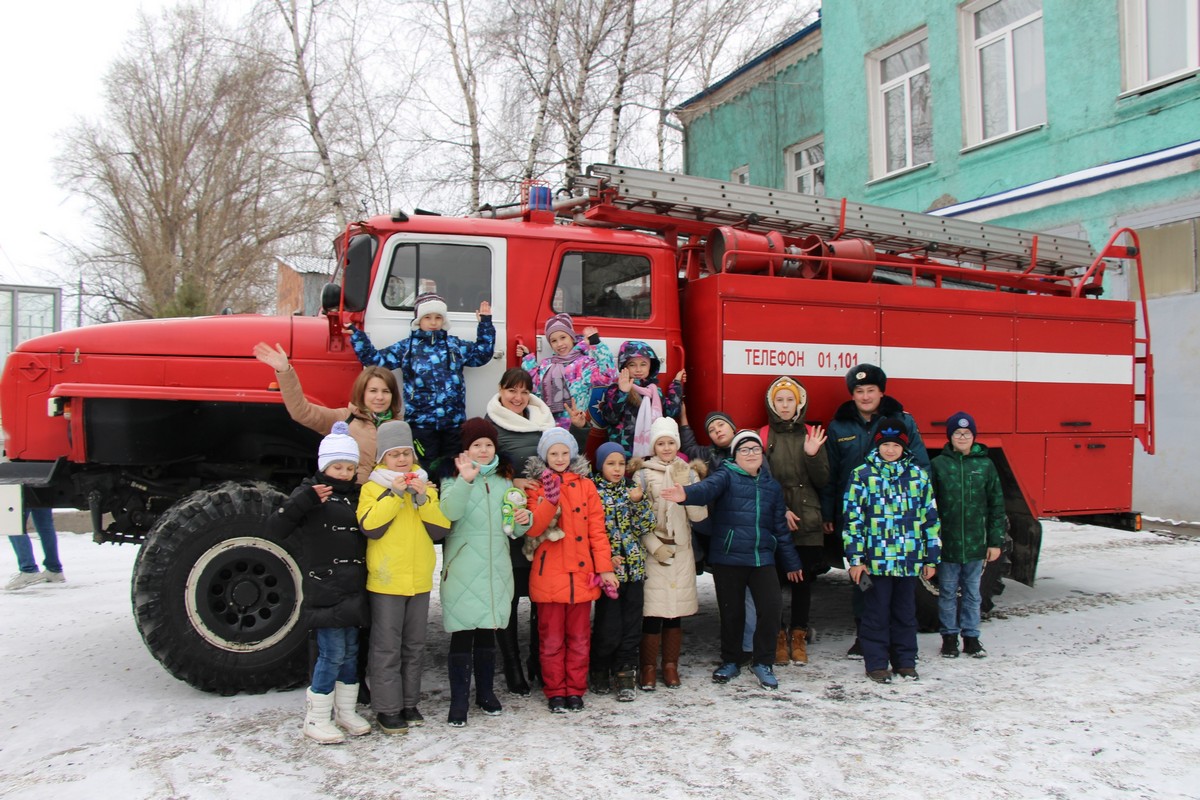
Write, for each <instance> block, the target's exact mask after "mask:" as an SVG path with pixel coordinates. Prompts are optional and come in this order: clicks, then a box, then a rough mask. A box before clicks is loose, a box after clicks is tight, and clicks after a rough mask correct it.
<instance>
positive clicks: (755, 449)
mask: <svg viewBox="0 0 1200 800" xmlns="http://www.w3.org/2000/svg"><path fill="white" fill-rule="evenodd" d="M737 451H738V455H743V456H757V455H761V454H762V448H761V447H759V446H758V445H756V444H752V445H750V446H749V447H739V448H738V449H737Z"/></svg>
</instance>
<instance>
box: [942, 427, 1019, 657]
mask: <svg viewBox="0 0 1200 800" xmlns="http://www.w3.org/2000/svg"><path fill="white" fill-rule="evenodd" d="M975 433H976V429H975V418H974V417H972V416H971V415H970V414H968V413H967V412H965V411H959V412H957V413H954V414H951V415H950V418H949V419H947V420H946V438H948V439H949V440H950V441H948V442H947V443H946V446H945V447H944V448H943V449H942V452H941V453H939V454H938V455H937V456H936V457H935V458H934V459H933V493H934V496H935V497H936V498H937V504H938V516H939V518H940V519H941V521H942V533H941V536H942V563H941V566H940V567H939V568H938V621H939V622H940V623H941V629H942V657H943V658H958V635H959V633H960V632H961V633H962V641H963V648H962V652H963V655H968V656H973V657H974V658H983V657H985V656H986V655H987V651H986V650H984V649H983V645H982V644H980V643H979V606H980V602H981V598H980V596H979V580H980V578H981V577H982V576H983V568H984V562H985V561H988V562H991V561H995V560H996V559H998V558H1000V548H1001V546H1002V545H1003V544H1004V528H1005V513H1004V489H1003V488H1002V487H1001V486H1000V473H999V472H997V471H996V465H995V464H993V463H992V460H991V459H990V458H988V449H987V447H986V446H985V445H982V444H979V443H978V442H976V441H975ZM960 589H961V590H962V597H961V598H960V597H959V594H958V593H959V590H960Z"/></svg>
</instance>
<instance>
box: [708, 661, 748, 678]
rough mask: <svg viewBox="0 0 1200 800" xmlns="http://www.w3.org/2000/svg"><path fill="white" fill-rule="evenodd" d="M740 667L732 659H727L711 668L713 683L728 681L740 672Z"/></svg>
mask: <svg viewBox="0 0 1200 800" xmlns="http://www.w3.org/2000/svg"><path fill="white" fill-rule="evenodd" d="M741 671H742V670H741V667H739V666H738V665H737V664H735V663H733V662H732V661H727V662H726V663H724V664H722V665H721V666H719V667H717V668H716V669H715V670H713V674H712V679H713V683H729V682H730V681H731V680H733V679H734V678H736V677H737V676H738V675H739V674H740V673H741Z"/></svg>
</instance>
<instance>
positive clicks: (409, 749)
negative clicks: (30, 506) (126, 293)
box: [0, 522, 1200, 800]
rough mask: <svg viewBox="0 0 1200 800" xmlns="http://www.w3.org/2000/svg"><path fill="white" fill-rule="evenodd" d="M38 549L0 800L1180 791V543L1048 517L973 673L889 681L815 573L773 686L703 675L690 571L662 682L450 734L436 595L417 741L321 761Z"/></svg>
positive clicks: (16, 646)
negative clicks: (673, 669)
mask: <svg viewBox="0 0 1200 800" xmlns="http://www.w3.org/2000/svg"><path fill="white" fill-rule="evenodd" d="M60 547H61V550H62V554H63V562H64V564H65V565H66V575H67V579H68V583H66V584H65V585H55V586H52V585H45V584H42V585H37V586H34V587H31V588H28V589H25V590H23V591H20V592H0V619H2V620H3V622H2V623H0V624H2V627H0V635H2V638H0V642H2V643H3V651H2V652H3V658H0V686H4V687H6V691H7V695H8V696H7V697H6V698H5V700H4V702H3V703H2V704H0V798H45V797H53V798H55V800H70V799H71V798H89V799H94V798H101V799H103V798H121V799H122V800H126V799H129V798H155V799H156V800H157V799H159V798H179V799H180V800H182V799H183V798H225V797H238V798H259V797H271V798H280V797H282V798H289V799H290V798H318V797H336V798H364V799H370V800H374V799H375V798H391V797H403V798H422V797H445V796H455V797H467V798H470V797H486V798H499V797H518V798H528V797H538V798H542V799H547V800H548V799H549V798H585V797H600V798H610V797H644V796H647V795H654V796H655V797H656V798H658V800H672V799H673V798H693V797H701V796H713V795H719V796H722V797H737V796H744V797H747V798H760V797H770V796H788V797H809V796H813V797H817V796H819V797H823V798H829V797H833V798H857V797H881V798H882V797H887V798H913V799H914V800H916V798H921V799H922V800H925V798H931V797H932V798H940V797H950V796H955V795H957V796H961V797H979V796H988V797H991V798H1031V797H1052V798H1074V797H1082V796H1085V795H1086V796H1088V797H1092V798H1097V797H1099V798H1104V797H1121V798H1125V797H1200V736H1198V734H1200V689H1198V688H1197V680H1196V678H1197V666H1198V665H1200V584H1198V583H1197V581H1196V579H1195V577H1194V576H1195V575H1196V574H1197V573H1198V572H1200V542H1196V541H1193V540H1190V539H1176V538H1170V537H1167V536H1160V535H1155V534H1152V533H1126V532H1119V531H1112V530H1106V529H1103V528H1093V527H1087V526H1075V525H1070V524H1065V523H1056V522H1053V523H1046V531H1045V538H1044V549H1043V552H1042V561H1041V565H1040V567H1039V580H1038V585H1037V587H1036V588H1034V589H1030V588H1028V587H1025V586H1022V585H1020V584H1015V583H1012V582H1008V583H1007V590H1006V592H1005V594H1004V595H1003V596H1002V597H1001V598H999V601H998V611H999V612H1000V614H999V615H998V616H997V618H995V619H992V620H991V621H989V622H987V623H986V624H985V625H984V627H983V637H982V638H983V642H984V644H985V645H986V646H987V648H988V651H989V653H990V657H989V658H987V659H983V660H978V659H969V658H959V659H957V660H946V659H942V658H940V657H939V656H938V647H939V645H940V640H939V638H938V637H937V636H936V635H928V634H923V635H922V636H921V637H920V647H921V659H922V660H921V661H920V663H919V664H918V666H919V669H920V672H921V680H920V681H919V682H918V683H906V684H892V685H889V686H876V685H874V684H871V683H869V682H867V681H866V680H865V679H864V676H863V674H862V663H861V662H857V661H848V660H846V659H845V658H844V653H845V650H846V648H847V647H848V646H849V644H850V641H851V638H852V637H851V626H850V620H849V619H848V617H849V587H848V584H847V582H846V578H845V573H843V572H840V571H834V572H831V573H829V574H828V575H826V576H824V577H822V578H821V580H820V581H819V583H818V586H817V591H816V594H815V596H814V601H813V605H814V625H816V626H817V628H818V630H819V631H820V635H819V637H818V640H817V641H816V642H815V643H814V644H813V645H812V646H811V648H810V658H811V662H810V664H809V665H808V666H807V667H799V666H788V667H778V668H777V669H776V673H777V675H778V676H779V679H780V691H778V692H774V693H772V692H767V691H764V690H762V689H760V688H758V686H757V683H756V682H754V681H753V679H752V678H751V676H749V674H748V673H745V672H744V673H743V674H742V676H740V677H739V678H737V679H736V680H735V681H734V682H733V683H731V684H730V685H727V686H719V685H715V684H713V683H712V682H711V681H710V679H709V677H708V674H709V672H710V671H711V669H712V668H713V666H714V659H715V657H716V637H717V620H716V613H715V610H714V606H715V603H714V595H713V590H712V583H711V581H710V580H709V579H708V577H707V576H705V577H703V578H701V584H700V586H701V606H702V609H701V613H700V614H699V615H698V616H697V617H695V618H691V619H689V620H688V621H687V622H685V626H684V628H685V631H686V634H685V640H684V653H683V658H682V659H681V668H682V675H683V682H684V685H683V687H682V688H680V689H678V690H675V691H670V690H667V689H664V688H661V687H660V689H659V690H658V691H656V692H654V693H643V692H639V693H638V697H637V700H636V701H635V702H633V703H627V704H618V703H616V702H615V700H614V699H613V697H612V696H611V695H609V696H606V697H594V696H592V695H589V696H588V697H587V702H588V707H587V710H585V711H584V712H583V713H581V714H570V715H555V716H552V715H550V714H549V713H548V712H547V710H546V708H545V704H544V700H543V698H542V697H541V696H540V694H537V693H535V694H534V696H533V697H529V698H518V697H513V696H511V695H508V694H507V693H505V692H504V691H503V690H502V688H501V689H500V690H499V692H498V693H499V696H500V698H501V700H502V701H504V703H505V710H504V713H503V715H501V716H499V717H485V716H483V715H482V714H480V713H479V712H478V711H474V710H473V713H472V714H471V717H470V722H469V725H468V726H467V727H466V728H461V729H452V728H449V727H448V726H446V725H445V722H444V720H445V715H446V710H447V704H448V700H447V682H446V671H445V652H446V649H447V645H448V641H449V637H448V635H447V634H445V633H443V632H442V631H441V626H440V612H439V610H438V606H437V596H436V592H435V594H434V608H433V611H432V612H431V625H430V637H429V646H428V652H427V656H426V671H425V679H424V687H423V688H424V693H425V697H424V700H423V702H422V704H421V709H422V711H423V712H424V714H425V716H426V718H427V723H426V725H425V726H424V727H422V728H418V729H414V730H411V731H410V732H409V733H407V734H405V735H401V736H384V735H382V734H380V733H378V732H375V733H373V734H372V735H371V736H368V737H364V738H361V739H357V740H352V741H350V742H349V743H347V744H345V745H338V746H324V747H322V746H320V745H316V744H313V743H311V742H309V741H307V740H306V739H304V737H303V736H302V735H301V731H300V722H301V719H302V716H303V705H304V697H303V692H302V691H291V692H281V693H276V692H272V693H268V694H264V695H257V696H238V697H231V698H226V697H219V696H216V695H208V694H204V693H201V692H198V691H196V690H194V689H192V688H191V687H189V686H187V685H185V684H183V683H180V682H179V681H177V680H175V679H174V678H172V677H171V676H170V675H169V674H167V673H166V672H165V671H164V670H163V669H162V668H161V667H160V666H159V665H158V663H157V662H156V661H155V660H154V659H153V658H152V657H151V656H150V654H149V653H148V651H147V650H146V649H145V647H144V646H143V645H142V642H141V639H140V637H139V635H138V632H137V629H136V627H135V625H134V621H133V615H132V612H131V610H130V603H129V577H130V572H131V569H132V566H133V561H134V556H135V555H136V551H135V550H134V549H133V548H131V547H129V546H124V547H116V546H111V545H104V546H99V545H95V544H93V543H92V542H91V539H90V537H89V536H85V535H78V534H62V535H60ZM10 563H11V560H10ZM522 608H523V609H524V608H525V606H524V604H523V605H522ZM497 685H498V687H502V686H503V679H502V678H501V677H498V680H497Z"/></svg>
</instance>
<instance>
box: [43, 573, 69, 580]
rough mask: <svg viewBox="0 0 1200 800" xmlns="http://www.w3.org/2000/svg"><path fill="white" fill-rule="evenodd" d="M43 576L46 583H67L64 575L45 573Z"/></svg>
mask: <svg viewBox="0 0 1200 800" xmlns="http://www.w3.org/2000/svg"><path fill="white" fill-rule="evenodd" d="M43 574H44V575H45V576H46V583H66V582H67V577H66V576H65V575H63V574H62V573H61V572H50V571H47V572H45V573H43Z"/></svg>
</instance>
